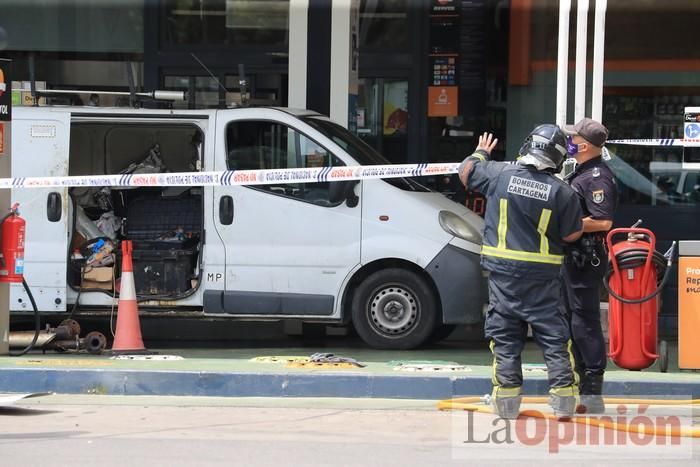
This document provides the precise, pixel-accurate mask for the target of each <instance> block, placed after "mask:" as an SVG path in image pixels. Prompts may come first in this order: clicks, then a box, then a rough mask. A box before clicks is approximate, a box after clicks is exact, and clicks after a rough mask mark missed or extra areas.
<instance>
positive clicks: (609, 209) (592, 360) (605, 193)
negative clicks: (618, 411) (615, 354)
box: [562, 118, 617, 413]
mask: <svg viewBox="0 0 700 467" xmlns="http://www.w3.org/2000/svg"><path fill="white" fill-rule="evenodd" d="M564 131H565V133H567V134H568V135H569V136H568V142H567V144H568V153H569V155H571V156H573V157H574V158H575V159H576V162H577V167H576V170H575V171H574V173H573V174H572V175H571V176H569V177H568V182H569V183H570V185H571V187H572V188H573V189H574V190H576V192H577V193H578V194H579V197H580V200H581V208H582V209H583V215H584V218H583V231H584V234H583V236H582V237H581V239H580V240H579V241H578V242H576V244H575V245H574V246H573V247H572V248H571V249H570V250H569V251H568V253H567V258H566V261H565V264H564V267H563V268H562V278H563V282H564V292H565V293H564V295H565V300H564V301H565V304H566V308H567V312H568V316H569V320H570V325H571V336H572V339H573V342H574V357H575V361H576V371H577V372H578V374H579V376H580V378H581V380H580V381H581V385H580V388H579V389H580V393H581V405H580V406H579V407H578V409H577V410H578V411H579V412H584V413H586V412H587V413H602V412H604V411H605V406H604V404H603V398H602V393H603V374H604V372H605V366H606V364H607V355H606V346H605V339H604V337H603V331H602V328H601V324H600V284H601V280H602V278H603V277H604V275H605V272H606V267H607V253H606V252H605V233H606V232H607V231H608V230H610V228H611V227H612V223H613V215H614V213H615V208H616V206H617V188H616V187H615V177H614V175H613V174H612V172H611V171H610V169H609V168H608V166H607V165H606V164H605V162H604V161H603V159H602V157H601V152H602V147H603V145H604V144H605V141H606V140H607V138H608V130H607V129H606V128H605V127H604V126H603V125H602V124H601V123H599V122H597V121H595V120H592V119H590V118H584V119H583V120H581V121H580V122H578V123H577V124H576V125H573V126H566V127H564Z"/></svg>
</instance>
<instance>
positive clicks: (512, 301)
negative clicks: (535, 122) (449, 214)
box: [459, 125, 582, 418]
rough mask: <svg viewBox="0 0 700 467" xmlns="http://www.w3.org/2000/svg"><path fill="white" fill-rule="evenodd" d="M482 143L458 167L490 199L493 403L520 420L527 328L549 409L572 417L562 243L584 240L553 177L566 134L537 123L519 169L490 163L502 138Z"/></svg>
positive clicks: (568, 193)
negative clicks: (540, 357) (543, 369)
mask: <svg viewBox="0 0 700 467" xmlns="http://www.w3.org/2000/svg"><path fill="white" fill-rule="evenodd" d="M492 138H493V136H492V135H491V134H487V133H484V134H483V135H482V136H480V137H479V145H478V146H477V148H476V151H475V153H474V154H472V155H471V156H469V157H467V158H466V159H465V160H464V162H462V165H461V166H460V168H459V176H460V180H461V181H462V183H463V184H464V185H465V188H466V189H468V190H475V191H478V192H480V193H481V194H483V195H484V196H485V197H486V215H485V221H486V226H485V229H484V241H483V246H482V252H481V255H482V256H481V264H482V266H483V267H484V269H486V270H488V271H490V275H489V301H490V303H489V310H488V313H487V316H486V323H485V334H486V337H487V338H488V339H490V341H491V351H492V352H493V355H494V366H495V369H494V374H493V378H492V383H493V394H492V403H493V405H494V408H495V409H496V412H497V413H498V415H500V416H501V417H503V418H517V416H518V412H519V408H520V401H521V396H520V387H521V386H522V383H523V374H522V368H521V360H520V354H521V352H522V350H523V347H524V345H525V340H526V337H527V327H528V324H529V325H530V327H531V328H532V331H533V335H534V338H535V341H536V342H537V344H538V345H539V347H540V348H541V349H542V351H543V353H544V358H545V363H546V364H547V370H548V375H549V387H550V405H551V406H552V408H553V409H554V413H555V415H557V416H558V417H560V418H567V417H570V416H572V415H573V413H574V409H575V406H576V395H577V394H578V381H577V377H576V375H575V373H574V371H573V368H572V359H573V357H572V355H571V353H570V351H569V349H570V335H569V327H568V323H567V322H566V317H565V310H564V308H563V304H562V302H561V290H560V269H561V264H562V263H563V261H564V243H565V242H573V241H575V240H577V239H578V238H579V237H580V236H581V232H582V227H581V226H582V224H581V218H582V213H581V208H580V206H579V202H578V199H577V196H576V193H575V192H574V191H573V190H572V189H571V187H569V186H567V185H566V183H564V182H562V181H561V180H559V179H558V178H556V177H555V176H554V173H557V172H559V171H560V170H561V167H562V164H563V161H564V159H565V158H566V135H565V134H564V133H563V132H562V131H561V129H560V128H559V127H558V126H556V125H540V126H538V127H537V128H535V129H534V130H533V131H532V133H530V135H529V136H528V137H527V138H526V139H525V142H524V144H523V146H522V148H521V149H520V157H519V159H518V162H517V163H515V164H509V163H505V162H495V161H489V160H488V157H489V154H490V153H491V150H492V149H493V148H494V146H495V145H496V142H497V140H494V139H492Z"/></svg>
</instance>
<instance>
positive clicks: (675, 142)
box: [605, 138, 700, 147]
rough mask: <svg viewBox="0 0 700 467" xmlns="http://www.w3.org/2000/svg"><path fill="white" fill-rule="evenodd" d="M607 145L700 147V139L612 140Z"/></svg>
mask: <svg viewBox="0 0 700 467" xmlns="http://www.w3.org/2000/svg"><path fill="white" fill-rule="evenodd" d="M605 144H623V145H630V146H684V147H697V146H700V139H697V138H685V139H675V138H665V139H664V138H651V139H611V140H608V141H607V142H606V143H605Z"/></svg>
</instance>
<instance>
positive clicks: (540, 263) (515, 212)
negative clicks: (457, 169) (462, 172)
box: [467, 161, 583, 280]
mask: <svg viewBox="0 0 700 467" xmlns="http://www.w3.org/2000/svg"><path fill="white" fill-rule="evenodd" d="M467 177H468V178H467V187H468V188H469V189H470V190H475V191H479V192H480V193H482V194H483V195H485V196H486V199H487V203H486V215H485V222H486V226H485V228H484V241H483V246H482V258H481V264H482V266H483V267H484V269H486V270H489V271H491V272H496V273H503V274H509V275H512V276H517V277H531V278H533V279H539V280H549V279H554V278H556V277H558V275H559V270H560V268H561V264H562V263H563V261H564V241H563V238H564V237H567V236H569V235H571V234H572V233H574V232H578V231H579V230H581V225H582V222H581V219H582V217H583V216H582V212H581V207H580V204H579V201H578V196H577V195H576V193H575V192H574V191H573V190H572V189H571V187H569V186H568V185H567V184H566V183H564V182H562V181H561V180H559V179H558V178H556V177H554V176H553V175H551V174H548V173H545V172H539V171H537V170H534V169H533V168H530V167H527V166H523V165H519V164H508V163H504V162H495V161H489V162H476V163H474V165H473V166H472V169H471V170H470V173H469V174H468V176H467Z"/></svg>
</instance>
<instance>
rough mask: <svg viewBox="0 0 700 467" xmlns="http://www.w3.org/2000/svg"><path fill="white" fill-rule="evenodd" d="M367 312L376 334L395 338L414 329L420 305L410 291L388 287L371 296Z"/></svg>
mask: <svg viewBox="0 0 700 467" xmlns="http://www.w3.org/2000/svg"><path fill="white" fill-rule="evenodd" d="M368 311H369V315H370V323H371V324H372V327H373V328H374V330H375V331H376V332H378V333H379V334H383V335H386V336H392V337H397V336H400V335H403V334H407V333H408V332H410V331H411V330H412V329H413V328H414V327H415V325H416V323H417V322H418V321H419V318H420V303H419V302H418V299H417V298H416V295H415V294H414V293H413V292H412V291H411V290H410V289H408V288H406V287H399V286H388V287H382V288H381V289H379V290H377V291H376V292H375V293H374V294H373V295H372V298H371V299H370V302H369V310H368Z"/></svg>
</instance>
